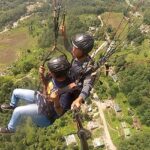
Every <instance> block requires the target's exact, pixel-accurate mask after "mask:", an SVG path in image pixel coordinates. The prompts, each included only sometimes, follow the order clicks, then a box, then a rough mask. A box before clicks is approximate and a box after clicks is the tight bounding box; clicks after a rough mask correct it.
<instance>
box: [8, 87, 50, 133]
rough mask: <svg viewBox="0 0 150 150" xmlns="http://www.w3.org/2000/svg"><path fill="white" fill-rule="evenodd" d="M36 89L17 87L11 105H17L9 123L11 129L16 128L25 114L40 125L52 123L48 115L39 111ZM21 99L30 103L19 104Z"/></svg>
mask: <svg viewBox="0 0 150 150" xmlns="http://www.w3.org/2000/svg"><path fill="white" fill-rule="evenodd" d="M34 94H35V91H33V90H27V89H15V90H14V91H13V93H12V97H11V102H10V105H11V106H14V107H16V108H15V109H14V111H13V114H12V117H11V119H10V121H9V123H8V129H9V130H13V131H15V130H16V126H17V125H18V124H19V122H20V120H21V118H22V117H24V116H29V117H31V118H32V120H33V122H34V123H35V124H37V126H39V127H47V126H49V125H51V124H52V121H50V120H49V119H48V118H47V117H46V116H44V115H42V114H39V113H38V100H37V99H36V98H35V95H34ZM19 100H24V101H25V102H27V103H28V105H25V106H19V107H17V105H18V102H19Z"/></svg>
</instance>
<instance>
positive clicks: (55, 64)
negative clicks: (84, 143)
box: [0, 55, 79, 133]
mask: <svg viewBox="0 0 150 150" xmlns="http://www.w3.org/2000/svg"><path fill="white" fill-rule="evenodd" d="M47 66H48V69H49V71H50V74H49V75H48V76H47V77H45V74H44V72H45V69H44V67H43V66H41V67H40V68H39V73H40V76H41V80H42V82H43V84H44V87H45V93H44V94H43V93H41V92H39V91H34V90H29V89H15V90H14V91H13V93H12V97H11V102H10V104H3V105H1V109H2V110H6V109H7V110H10V109H14V111H13V114H12V117H11V119H10V121H9V123H8V125H7V127H6V128H0V133H13V132H15V130H16V126H17V125H18V123H19V121H20V120H21V118H22V117H23V116H29V117H31V118H32V120H33V122H34V123H35V124H36V125H37V126H39V127H47V126H49V125H51V124H52V123H53V122H54V121H55V120H56V119H57V118H59V117H60V116H62V115H63V114H64V113H65V112H66V111H67V110H69V109H70V107H71V104H72V102H73V100H75V99H76V98H77V96H78V93H79V92H78V89H76V87H75V84H74V83H72V80H71V79H70V78H69V77H68V71H69V69H70V63H69V62H68V60H67V58H66V57H65V56H63V55H61V56H59V57H56V58H53V59H51V60H50V61H49V62H48V63H47ZM19 100H24V101H25V102H27V103H29V104H28V105H25V106H17V104H18V102H19Z"/></svg>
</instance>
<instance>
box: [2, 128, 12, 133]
mask: <svg viewBox="0 0 150 150" xmlns="http://www.w3.org/2000/svg"><path fill="white" fill-rule="evenodd" d="M0 133H4V134H5V133H14V131H12V130H9V129H8V128H2V127H0Z"/></svg>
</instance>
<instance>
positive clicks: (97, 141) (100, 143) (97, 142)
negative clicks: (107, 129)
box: [93, 138, 104, 148]
mask: <svg viewBox="0 0 150 150" xmlns="http://www.w3.org/2000/svg"><path fill="white" fill-rule="evenodd" d="M93 146H94V148H96V147H104V141H103V140H102V139H101V138H95V139H94V140H93Z"/></svg>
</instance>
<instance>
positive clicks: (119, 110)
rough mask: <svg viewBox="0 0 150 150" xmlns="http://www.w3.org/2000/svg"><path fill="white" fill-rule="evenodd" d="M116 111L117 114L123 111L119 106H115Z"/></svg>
mask: <svg viewBox="0 0 150 150" xmlns="http://www.w3.org/2000/svg"><path fill="white" fill-rule="evenodd" d="M114 110H115V112H121V111H122V110H121V108H120V106H119V105H118V104H114Z"/></svg>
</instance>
